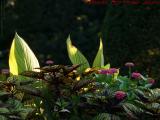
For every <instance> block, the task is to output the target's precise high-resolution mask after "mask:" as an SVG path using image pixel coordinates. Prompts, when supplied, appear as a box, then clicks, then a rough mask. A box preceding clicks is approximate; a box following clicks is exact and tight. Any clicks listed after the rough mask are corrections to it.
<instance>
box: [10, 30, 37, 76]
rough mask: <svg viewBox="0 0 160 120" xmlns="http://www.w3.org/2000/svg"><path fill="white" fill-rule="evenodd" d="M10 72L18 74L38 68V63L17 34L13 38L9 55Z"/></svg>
mask: <svg viewBox="0 0 160 120" xmlns="http://www.w3.org/2000/svg"><path fill="white" fill-rule="evenodd" d="M9 67H10V72H11V74H13V75H18V74H19V73H21V72H23V71H29V70H34V68H39V63H38V60H37V58H36V56H35V55H34V53H33V52H32V50H31V49H30V48H29V46H28V45H27V43H26V42H25V41H24V40H23V39H22V38H21V37H20V36H18V34H17V33H16V34H15V37H14V39H13V42H12V45H11V49H10V55H9Z"/></svg>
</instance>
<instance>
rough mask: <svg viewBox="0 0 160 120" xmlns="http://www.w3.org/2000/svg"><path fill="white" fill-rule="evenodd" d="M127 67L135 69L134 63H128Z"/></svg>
mask: <svg viewBox="0 0 160 120" xmlns="http://www.w3.org/2000/svg"><path fill="white" fill-rule="evenodd" d="M125 66H126V67H134V63H132V62H127V63H126V64H125Z"/></svg>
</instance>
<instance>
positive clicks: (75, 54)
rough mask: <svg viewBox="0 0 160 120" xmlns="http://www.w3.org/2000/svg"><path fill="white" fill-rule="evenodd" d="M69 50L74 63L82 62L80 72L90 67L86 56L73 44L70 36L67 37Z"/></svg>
mask: <svg viewBox="0 0 160 120" xmlns="http://www.w3.org/2000/svg"><path fill="white" fill-rule="evenodd" d="M67 51H68V56H69V58H70V60H71V62H72V64H81V66H80V67H79V68H78V70H79V71H80V72H82V71H84V70H85V69H87V68H89V67H90V66H89V63H88V61H87V59H86V58H85V56H84V55H83V54H82V53H81V52H80V51H79V50H78V49H77V48H76V47H75V46H73V45H72V42H71V39H70V37H68V39H67Z"/></svg>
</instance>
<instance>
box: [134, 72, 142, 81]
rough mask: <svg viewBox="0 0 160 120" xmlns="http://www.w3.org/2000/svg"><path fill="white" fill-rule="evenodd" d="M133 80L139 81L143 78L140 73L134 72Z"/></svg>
mask: <svg viewBox="0 0 160 120" xmlns="http://www.w3.org/2000/svg"><path fill="white" fill-rule="evenodd" d="M132 78H135V79H139V78H141V74H140V73H138V72H133V73H132Z"/></svg>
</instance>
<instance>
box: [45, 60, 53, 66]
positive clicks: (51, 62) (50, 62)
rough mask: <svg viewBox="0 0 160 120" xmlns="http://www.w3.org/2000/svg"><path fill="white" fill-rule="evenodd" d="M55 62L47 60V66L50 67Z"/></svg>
mask: <svg viewBox="0 0 160 120" xmlns="http://www.w3.org/2000/svg"><path fill="white" fill-rule="evenodd" d="M53 63H54V62H53V61H52V60H47V61H46V64H48V65H50V64H53Z"/></svg>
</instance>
